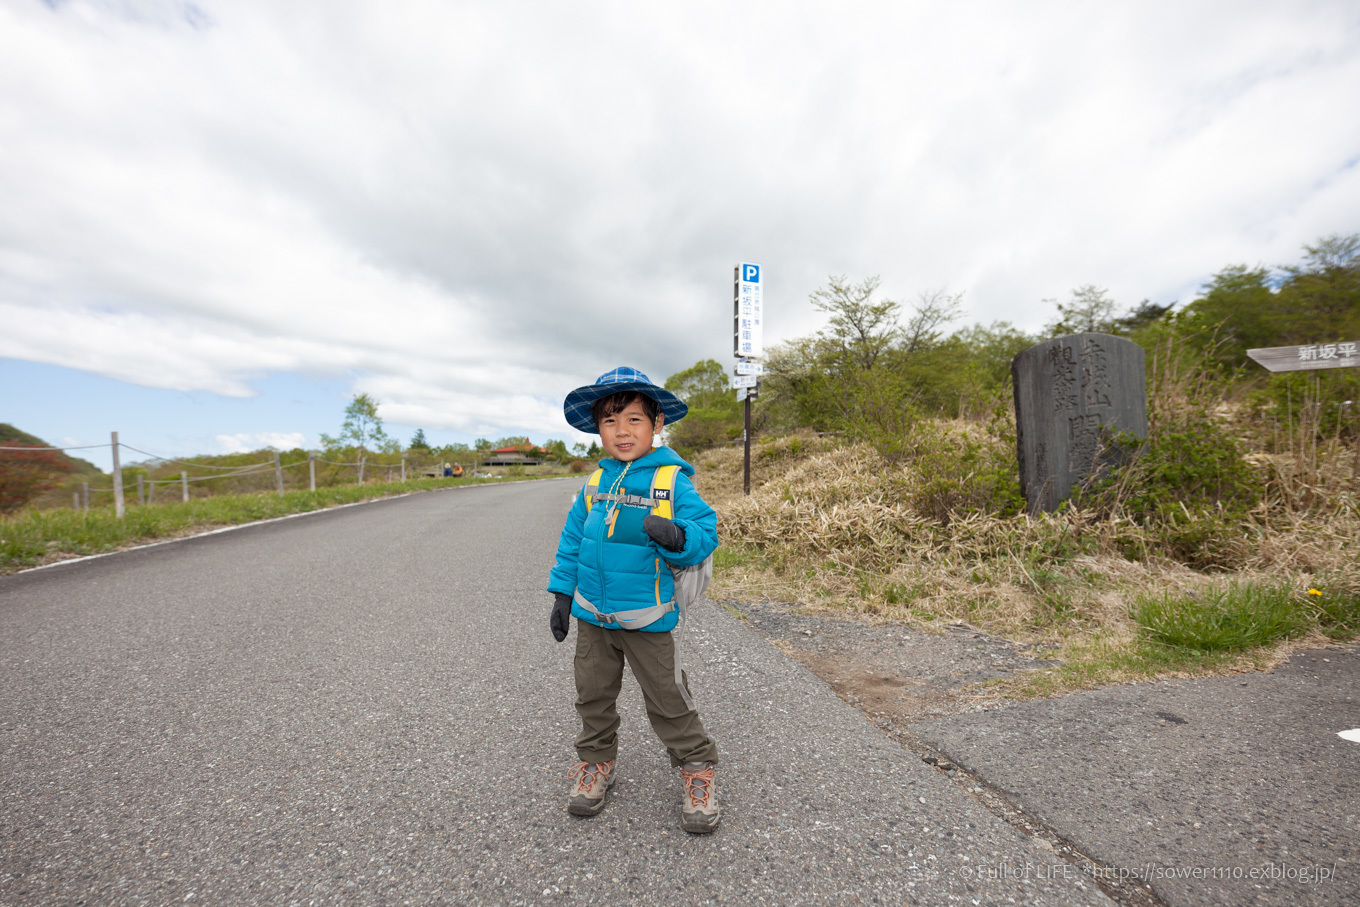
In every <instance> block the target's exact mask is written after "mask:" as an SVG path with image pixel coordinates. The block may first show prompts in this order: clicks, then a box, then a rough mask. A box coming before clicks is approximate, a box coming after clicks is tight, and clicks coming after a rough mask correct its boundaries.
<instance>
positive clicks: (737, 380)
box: [732, 375, 760, 390]
mask: <svg viewBox="0 0 1360 907" xmlns="http://www.w3.org/2000/svg"><path fill="white" fill-rule="evenodd" d="M759 383H760V379H759V378H757V377H756V376H755V375H735V376H733V378H732V387H733V388H734V389H736V390H740V389H741V388H743V387H755V386H756V385H758V384H759Z"/></svg>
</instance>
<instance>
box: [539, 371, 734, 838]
mask: <svg viewBox="0 0 1360 907" xmlns="http://www.w3.org/2000/svg"><path fill="white" fill-rule="evenodd" d="M563 409H564V411H565V412H566V416H567V421H568V422H569V423H571V425H572V427H574V428H577V429H579V430H581V431H585V432H598V433H599V435H600V443H601V445H602V446H603V447H604V452H605V453H606V454H607V457H606V458H605V459H604V460H601V461H600V468H601V470H603V474H602V476H601V478H600V480H599V484H598V488H596V489H594V491H593V493H592V495H591V502H590V506H587V503H588V502H587V489H585V488H583V489H582V490H581V493H580V494H578V495H577V496H576V501H575V503H574V504H572V508H571V512H570V513H569V514H568V515H567V524H566V526H565V527H563V529H562V538H561V541H559V542H558V546H557V562H556V564H555V565H554V566H553V569H552V574H551V576H550V578H549V580H548V591H549V592H551V593H553V595H554V602H553V609H552V614H551V616H550V617H549V621H548V623H549V628H550V629H551V630H552V634H553V636H554V638H556V639H557V641H558V642H561V641H563V640H564V639H566V638H567V630H568V628H569V625H570V623H571V621H570V616H571V615H575V616H576V662H575V669H576V670H575V672H576V711H577V712H578V713H579V714H580V716H581V733H580V735H579V736H577V738H576V755H577V757H578V758H579V759H580V760H581V761H580V762H578V763H577V764H576V765H575V766H574V767H573V769H572V772H571V792H570V794H569V799H568V801H567V810H568V811H569V812H571V813H572V814H573V815H577V816H593V815H595V814H597V813H598V812H599V811H600V810H601V809H603V808H604V802H605V793H606V792H607V791H608V789H609V786H610V785H611V784H613V782H614V760H615V758H616V757H617V755H618V729H619V713H618V709H617V706H616V700H617V699H618V695H619V689H620V687H621V686H622V683H623V665H624V662H625V661H627V662H628V666H629V667H630V668H632V671H633V676H634V677H636V678H637V681H638V685H639V686H641V687H642V695H643V698H644V699H645V700H646V704H647V717H648V719H649V720H650V721H651V724H652V729H653V730H655V731H656V734H657V736H658V737H660V738H661V742H662V743H663V744H665V746H666V751H667V752H668V753H669V754H670V758H671V765H672V766H673V767H679V768H680V779H681V783H682V785H683V787H684V796H683V799H682V805H681V816H680V818H681V826H682V827H683V828H684V829H685V831H688V832H691V833H694V834H704V833H707V832H711V831H713V830H714V829H715V828H717V827H718V821H719V818H720V813H719V809H718V798H717V794H716V791H715V790H714V786H715V785H714V782H715V776H714V765H715V763H717V761H718V748H717V745H716V744H715V743H714V742H713V740H712V738H710V737H709V736H708V734H707V733H705V732H704V726H703V723H702V722H701V721H700V720H699V713H698V711H697V710H696V709H695V707H694V702H693V700H692V699H691V697H690V692H689V680H688V678H687V677H686V676H685V674H684V673H683V672H682V671H681V670H680V666H679V662H678V660H677V655H676V651H675V640H674V639H673V637H672V633H671V631H672V630H674V629H675V626H676V623H677V621H678V620H679V617H680V615H679V612H678V610H677V608H676V602H675V589H674V582H673V580H672V577H671V571H670V568H669V567H668V566H667V565H668V564H673V565H675V566H676V567H688V566H692V565H694V564H699V563H701V562H702V561H703V560H704V559H705V558H707V557H708V556H709V555H710V554H712V553H713V551H714V549H716V548H717V547H718V531H717V514H715V513H714V512H713V508H712V507H709V506H708V504H706V503H705V502H704V499H703V498H701V497H699V493H698V492H697V491H695V489H694V485H693V483H692V482H691V481H690V476H692V475H694V468H693V467H692V466H690V465H689V464H688V463H686V462H685V461H684V460H682V459H681V458H680V457H679V456H677V455H676V454H675V452H674V451H672V450H671V449H670V448H669V447H653V446H652V445H653V441H654V439H655V434H656V433H657V432H659V431H660V430H661V428H662V426H663V425H666V424H671V423H674V422H677V421H679V420H680V419H682V418H684V416H685V413H687V412H688V411H689V407H688V406H686V405H685V404H684V402H683V401H681V400H680V399H679V398H678V397H676V396H675V395H674V394H672V393H671V392H670V391H668V390H666V389H664V388H661V387H657V386H656V385H654V384H652V382H651V380H650V379H649V378H648V377H647V376H646V375H644V374H643V373H642V372H640V371H638V370H637V369H632V368H627V367H620V368H616V369H614V370H612V371H609V372H605V373H604V374H603V375H601V376H600V377H599V378H598V379H597V380H596V381H595V383H594V384H590V385H586V386H585V387H578V388H577V389H576V390H574V391H572V392H571V393H570V394H568V395H567V399H566V403H565V404H564V406H563ZM662 466H675V467H679V473H678V474H677V475H676V476H675V488H674V494H673V500H672V501H671V507H670V511H671V513H672V514H673V517H672V518H669V519H668V518H666V517H664V516H660V515H657V514H654V513H652V509H653V506H654V505H655V504H656V500H654V499H653V496H652V478H653V474H654V473H655V472H656V470H657V468H658V467H662Z"/></svg>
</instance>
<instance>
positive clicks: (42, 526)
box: [0, 476, 551, 573]
mask: <svg viewBox="0 0 1360 907" xmlns="http://www.w3.org/2000/svg"><path fill="white" fill-rule="evenodd" d="M535 478H536V477H535ZM543 478H551V477H549V476H544V477H543ZM494 481H495V480H494V479H473V478H460V479H443V478H441V479H414V480H408V481H406V482H383V483H375V484H368V485H340V486H335V487H333V488H320V489H317V490H316V491H314V492H313V491H288V492H285V493H284V494H283V495H282V496H280V495H278V494H277V493H273V492H268V493H259V494H236V495H218V496H215V497H210V498H199V499H196V500H191V501H189V502H188V503H183V502H173V503H164V504H151V505H149V506H138V505H137V504H135V503H134V504H130V505H129V506H128V507H127V508H126V510H125V518H124V519H121V520H120V519H118V518H117V517H116V516H115V515H114V512H113V508H112V507H108V508H98V509H92V510H91V511H90V512H89V513H88V514H87V513H82V512H78V511H75V510H64V509H59V510H27V511H24V512H22V513H19V514H14V515H11V516H8V517H5V518H4V519H0V573H12V572H13V571H15V570H19V569H22V568H24V567H32V566H35V565H37V564H40V563H44V562H46V561H49V560H52V559H53V558H54V557H75V556H82V555H90V554H102V553H104V552H108V551H116V550H118V549H119V548H127V547H129V546H132V545H138V544H143V543H146V542H152V541H156V540H157V539H168V538H175V537H177V536H183V535H190V534H193V533H194V532H197V531H203V530H207V529H212V528H216V527H221V526H236V525H240V524H241V523H251V522H254V521H256V520H267V519H271V518H274V517H281V516H288V515H289V514H294V513H309V512H311V511H314V510H324V509H326V508H328V507H336V506H339V505H341V504H353V503H357V502H359V501H366V500H371V499H373V498H385V497H390V496H392V495H398V494H408V493H412V492H420V491H431V490H434V489H438V488H450V487H455V486H459V485H485V484H487V483H488V482H494Z"/></svg>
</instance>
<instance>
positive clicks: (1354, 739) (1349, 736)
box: [1336, 727, 1360, 743]
mask: <svg viewBox="0 0 1360 907" xmlns="http://www.w3.org/2000/svg"><path fill="white" fill-rule="evenodd" d="M1336 736H1338V737H1340V738H1341V739H1342V740H1349V741H1350V742H1351V743H1360V727H1358V728H1356V729H1355V730H1352V731H1337V732H1336Z"/></svg>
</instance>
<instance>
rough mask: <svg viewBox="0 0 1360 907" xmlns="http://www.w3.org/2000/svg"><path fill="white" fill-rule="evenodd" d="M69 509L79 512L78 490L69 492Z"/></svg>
mask: <svg viewBox="0 0 1360 907" xmlns="http://www.w3.org/2000/svg"><path fill="white" fill-rule="evenodd" d="M71 509H72V510H74V511H76V512H77V513H79V512H80V492H78V491H73V492H71Z"/></svg>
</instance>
